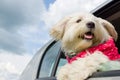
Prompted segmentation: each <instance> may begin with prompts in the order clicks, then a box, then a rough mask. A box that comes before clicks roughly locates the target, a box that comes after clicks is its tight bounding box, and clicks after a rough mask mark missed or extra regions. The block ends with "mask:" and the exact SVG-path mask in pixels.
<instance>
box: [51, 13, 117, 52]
mask: <svg viewBox="0 0 120 80" xmlns="http://www.w3.org/2000/svg"><path fill="white" fill-rule="evenodd" d="M50 34H51V35H52V36H53V37H54V38H55V39H56V40H61V42H62V47H63V49H64V50H65V51H67V52H79V51H81V50H84V49H87V48H89V47H91V46H94V45H97V44H100V43H103V42H104V41H106V40H108V39H109V38H110V37H113V38H114V39H115V40H116V39H117V33H116V31H115V29H114V27H113V25H112V24H111V23H109V22H108V21H106V20H103V19H101V18H97V17H95V16H93V15H92V14H77V15H72V16H68V17H65V18H64V19H62V20H61V21H60V22H58V23H57V24H56V25H55V26H54V27H52V29H51V31H50Z"/></svg>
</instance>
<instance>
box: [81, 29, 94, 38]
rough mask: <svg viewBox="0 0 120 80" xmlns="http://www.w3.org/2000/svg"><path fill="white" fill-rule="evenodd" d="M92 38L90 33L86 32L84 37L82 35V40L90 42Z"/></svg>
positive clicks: (92, 35)
mask: <svg viewBox="0 0 120 80" xmlns="http://www.w3.org/2000/svg"><path fill="white" fill-rule="evenodd" d="M93 38H94V34H93V33H92V32H90V31H89V32H86V33H85V34H84V35H83V39H86V40H92V39H93Z"/></svg>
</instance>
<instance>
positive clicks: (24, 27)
mask: <svg viewBox="0 0 120 80" xmlns="http://www.w3.org/2000/svg"><path fill="white" fill-rule="evenodd" d="M105 1H108V0H0V80H17V79H18V77H19V75H20V74H21V73H22V71H23V70H24V68H25V67H26V65H27V64H28V62H29V61H30V60H31V59H32V57H33V56H34V54H35V53H36V52H37V51H38V50H39V49H40V48H41V47H42V46H43V45H44V44H45V43H46V42H48V41H49V40H50V39H51V37H50V36H49V29H50V28H51V27H52V26H53V25H54V24H55V23H56V22H57V21H58V20H60V19H61V18H62V17H64V16H66V15H69V14H72V13H76V12H90V11H92V10H93V9H95V8H96V7H98V6H99V5H101V4H103V3H104V2H105Z"/></svg>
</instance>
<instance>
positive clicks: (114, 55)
mask: <svg viewBox="0 0 120 80" xmlns="http://www.w3.org/2000/svg"><path fill="white" fill-rule="evenodd" d="M86 51H88V52H89V53H90V54H93V53H94V52H95V51H101V52H102V53H103V54H104V55H106V56H107V57H108V58H109V59H110V60H117V59H120V54H119V53H118V48H117V47H116V46H115V43H114V40H113V39H112V38H110V39H109V40H108V41H106V42H105V43H102V44H99V45H97V46H93V47H91V48H89V49H87V50H84V51H82V52H80V53H78V54H77V55H75V56H74V57H72V58H69V57H68V56H66V58H67V60H68V63H71V62H72V61H74V60H77V58H84V57H85V56H86V55H87V52H86Z"/></svg>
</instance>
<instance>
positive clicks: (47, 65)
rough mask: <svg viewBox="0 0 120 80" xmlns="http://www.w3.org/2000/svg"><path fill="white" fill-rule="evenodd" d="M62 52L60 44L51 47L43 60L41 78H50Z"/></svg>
mask: <svg viewBox="0 0 120 80" xmlns="http://www.w3.org/2000/svg"><path fill="white" fill-rule="evenodd" d="M59 50H60V42H56V43H55V44H53V45H51V46H50V48H49V49H48V50H47V51H46V52H45V55H44V57H43V60H42V64H41V69H40V74H39V78H44V77H50V76H51V74H52V70H53V68H54V64H55V62H56V60H57V56H58V53H59Z"/></svg>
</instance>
